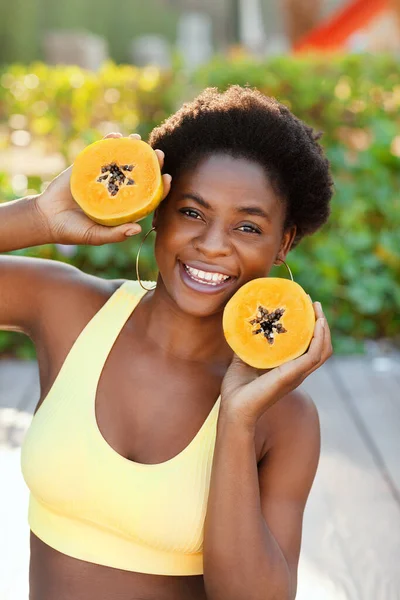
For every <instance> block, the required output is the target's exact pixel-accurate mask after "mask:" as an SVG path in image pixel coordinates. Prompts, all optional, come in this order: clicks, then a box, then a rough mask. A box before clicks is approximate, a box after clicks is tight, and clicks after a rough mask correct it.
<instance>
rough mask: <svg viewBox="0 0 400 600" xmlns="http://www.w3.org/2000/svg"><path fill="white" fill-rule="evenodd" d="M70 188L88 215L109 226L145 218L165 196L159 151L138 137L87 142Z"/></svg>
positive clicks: (78, 160) (72, 177) (76, 200)
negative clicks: (157, 152) (156, 151)
mask: <svg viewBox="0 0 400 600" xmlns="http://www.w3.org/2000/svg"><path fill="white" fill-rule="evenodd" d="M70 188H71V194H72V196H73V198H74V200H75V202H77V204H79V206H80V207H81V209H82V210H83V212H84V213H85V214H86V215H87V216H88V217H90V218H91V219H92V220H93V221H95V222H96V223H100V224H101V225H109V226H115V225H121V224H123V223H128V222H131V221H139V220H140V219H143V218H144V217H146V216H147V215H148V214H150V213H151V212H152V211H153V210H154V209H155V208H156V207H157V206H158V204H159V203H160V202H161V200H162V197H163V182H162V175H161V169H160V165H159V162H158V158H157V154H156V153H155V152H154V150H153V148H152V147H151V146H150V145H149V144H146V142H143V141H142V140H138V139H135V138H107V139H104V140H100V141H98V142H94V143H93V144H90V145H89V146H87V147H86V148H85V149H84V150H82V152H80V153H79V154H78V156H77V157H76V159H75V161H74V164H73V166H72V172H71V181H70Z"/></svg>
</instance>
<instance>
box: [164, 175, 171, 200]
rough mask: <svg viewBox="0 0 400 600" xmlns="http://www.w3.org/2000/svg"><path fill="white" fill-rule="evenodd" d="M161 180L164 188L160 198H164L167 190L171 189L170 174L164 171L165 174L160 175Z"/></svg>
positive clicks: (167, 192)
mask: <svg viewBox="0 0 400 600" xmlns="http://www.w3.org/2000/svg"><path fill="white" fill-rule="evenodd" d="M162 180H163V189H164V191H163V197H162V199H163V200H164V198H166V197H167V196H168V194H169V192H170V191H171V181H172V177H171V175H169V174H168V173H166V174H165V175H163V176H162Z"/></svg>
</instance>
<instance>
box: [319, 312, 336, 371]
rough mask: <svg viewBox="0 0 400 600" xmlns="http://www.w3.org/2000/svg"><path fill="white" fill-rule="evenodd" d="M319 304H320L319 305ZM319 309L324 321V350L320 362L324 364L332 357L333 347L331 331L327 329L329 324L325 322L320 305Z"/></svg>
mask: <svg viewBox="0 0 400 600" xmlns="http://www.w3.org/2000/svg"><path fill="white" fill-rule="evenodd" d="M319 304H320V303H319ZM320 308H321V311H320V313H321V315H322V317H323V318H324V320H325V331H324V348H323V353H322V354H323V358H322V362H325V361H326V360H327V359H328V358H329V357H330V356H332V354H333V347H332V338H331V331H330V329H329V324H328V321H327V318H326V316H325V314H324V311H323V308H322V306H321V305H320Z"/></svg>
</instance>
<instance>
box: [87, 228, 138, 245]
mask: <svg viewBox="0 0 400 600" xmlns="http://www.w3.org/2000/svg"><path fill="white" fill-rule="evenodd" d="M141 231H142V228H141V227H140V225H139V224H138V223H124V224H123V225H117V226H116V227H108V226H104V225H94V226H93V227H91V228H90V229H89V231H88V232H87V239H86V240H85V243H86V244H90V245H92V246H102V245H103V244H113V243H116V242H123V241H125V240H126V239H128V237H130V236H132V235H137V234H138V233H140V232H141Z"/></svg>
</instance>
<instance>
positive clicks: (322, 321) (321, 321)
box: [318, 319, 325, 328]
mask: <svg viewBox="0 0 400 600" xmlns="http://www.w3.org/2000/svg"><path fill="white" fill-rule="evenodd" d="M318 321H319V322H320V323H321V327H323V328H325V319H318Z"/></svg>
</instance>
